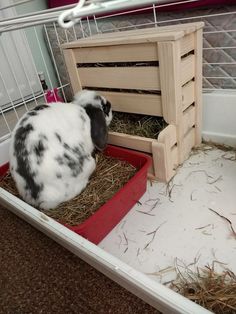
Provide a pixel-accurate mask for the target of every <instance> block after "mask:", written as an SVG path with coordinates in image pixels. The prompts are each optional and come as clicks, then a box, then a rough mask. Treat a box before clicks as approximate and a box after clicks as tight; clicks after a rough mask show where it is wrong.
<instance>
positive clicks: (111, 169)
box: [0, 154, 137, 226]
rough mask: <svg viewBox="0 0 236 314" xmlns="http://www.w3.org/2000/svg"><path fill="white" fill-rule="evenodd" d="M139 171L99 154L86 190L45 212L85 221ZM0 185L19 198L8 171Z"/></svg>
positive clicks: (62, 218) (67, 221)
mask: <svg viewBox="0 0 236 314" xmlns="http://www.w3.org/2000/svg"><path fill="white" fill-rule="evenodd" d="M136 171H137V169H136V168H135V167H133V166H132V165H130V164H129V163H127V162H124V161H120V160H118V159H115V158H112V157H108V156H105V155H103V154H98V155H97V167H96V171H95V173H94V174H93V175H92V177H91V179H90V182H89V184H88V185H87V187H86V189H85V190H84V191H83V192H82V193H81V194H80V195H79V196H77V197H75V198H74V199H72V200H71V201H68V202H65V203H63V204H61V205H60V206H58V207H57V208H55V209H51V210H46V211H44V213H45V214H46V215H48V216H50V217H51V218H54V219H55V220H57V221H59V222H61V223H64V224H68V225H70V226H73V225H77V224H79V223H82V222H83V221H85V220H86V219H87V218H88V217H89V216H91V215H92V214H93V213H95V212H96V210H98V209H99V208H100V207H101V206H102V205H103V204H105V203H106V202H107V201H108V200H109V199H110V198H111V197H112V196H113V195H114V194H115V193H116V192H117V191H118V190H120V188H122V187H123V186H124V185H125V183H127V182H128V181H129V179H130V178H131V177H132V176H133V175H134V174H135V173H136ZM0 186H1V187H2V188H4V189H5V190H7V191H8V192H10V193H11V194H13V195H15V196H17V197H19V194H18V191H17V189H16V187H15V184H14V181H13V179H12V177H11V175H10V173H9V172H8V173H7V174H6V176H4V177H3V178H2V179H1V180H0Z"/></svg>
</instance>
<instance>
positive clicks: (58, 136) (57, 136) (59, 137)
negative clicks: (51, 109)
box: [55, 133, 62, 143]
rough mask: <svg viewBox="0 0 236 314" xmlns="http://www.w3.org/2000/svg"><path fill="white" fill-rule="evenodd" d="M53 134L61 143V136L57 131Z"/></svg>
mask: <svg viewBox="0 0 236 314" xmlns="http://www.w3.org/2000/svg"><path fill="white" fill-rule="evenodd" d="M55 136H56V138H57V139H58V141H59V142H60V143H61V142H62V140H61V136H60V135H59V134H58V133H55Z"/></svg>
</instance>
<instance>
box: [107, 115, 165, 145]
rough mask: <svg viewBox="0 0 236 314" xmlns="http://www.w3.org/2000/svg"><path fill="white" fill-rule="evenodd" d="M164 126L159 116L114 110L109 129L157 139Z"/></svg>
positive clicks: (163, 121)
mask: <svg viewBox="0 0 236 314" xmlns="http://www.w3.org/2000/svg"><path fill="white" fill-rule="evenodd" d="M166 126H167V123H166V122H165V120H164V119H163V118H161V117H153V116H147V115H141V114H133V113H132V114H131V113H123V112H114V114H113V119H112V122H111V125H110V131H113V132H119V133H126V134H130V135H137V136H142V137H147V138H153V139H157V137H158V134H159V133H160V132H161V131H162V130H163V129H164V128H165V127H166Z"/></svg>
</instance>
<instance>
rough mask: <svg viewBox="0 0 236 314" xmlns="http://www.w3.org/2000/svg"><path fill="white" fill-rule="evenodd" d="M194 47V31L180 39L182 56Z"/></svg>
mask: <svg viewBox="0 0 236 314" xmlns="http://www.w3.org/2000/svg"><path fill="white" fill-rule="evenodd" d="M193 49H194V33H191V34H189V35H186V36H184V37H183V38H181V39H180V51H181V56H183V55H185V54H186V53H188V52H190V51H192V50H193Z"/></svg>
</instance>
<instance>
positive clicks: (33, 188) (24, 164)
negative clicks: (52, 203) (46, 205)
mask: <svg viewBox="0 0 236 314" xmlns="http://www.w3.org/2000/svg"><path fill="white" fill-rule="evenodd" d="M33 130H34V129H33V126H32V125H31V124H29V123H28V124H27V125H26V126H20V127H19V128H18V129H17V131H16V134H15V140H14V149H15V152H16V159H17V163H18V167H17V170H16V171H17V172H18V173H19V175H20V176H22V177H23V178H24V180H25V182H26V186H25V188H26V189H27V190H29V192H30V194H31V196H32V198H34V199H37V198H38V195H39V193H40V192H41V191H42V189H43V185H42V184H41V185H39V184H37V183H35V181H34V177H35V175H36V173H35V172H32V170H31V168H30V162H29V159H28V155H29V152H28V151H27V149H26V145H25V144H26V140H27V137H28V136H29V134H30V132H32V131H33Z"/></svg>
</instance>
